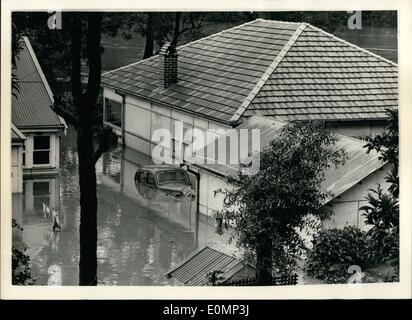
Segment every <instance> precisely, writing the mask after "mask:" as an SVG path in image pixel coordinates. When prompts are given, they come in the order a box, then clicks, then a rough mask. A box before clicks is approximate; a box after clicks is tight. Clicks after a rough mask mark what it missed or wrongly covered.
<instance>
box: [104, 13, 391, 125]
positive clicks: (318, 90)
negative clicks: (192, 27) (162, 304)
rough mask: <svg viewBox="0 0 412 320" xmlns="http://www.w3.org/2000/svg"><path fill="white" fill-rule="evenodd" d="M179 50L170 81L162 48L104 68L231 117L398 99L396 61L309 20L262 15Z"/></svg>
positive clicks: (132, 84)
mask: <svg viewBox="0 0 412 320" xmlns="http://www.w3.org/2000/svg"><path fill="white" fill-rule="evenodd" d="M178 53H179V66H178V72H179V82H178V84H175V85H172V86H170V87H168V88H167V89H163V87H162V86H161V85H160V82H159V81H158V75H157V73H158V57H157V56H154V57H152V58H149V59H146V60H143V61H139V62H137V63H134V64H131V65H128V66H125V67H122V68H120V69H116V70H113V71H110V72H107V73H105V74H103V76H102V84H103V85H104V86H108V87H112V88H115V89H118V90H120V91H123V92H126V93H129V94H131V95H136V96H138V97H141V98H144V99H148V100H151V101H155V102H157V103H159V104H163V105H167V106H169V107H172V108H175V109H182V110H184V111H186V112H189V113H195V114H196V115H199V116H203V117H206V118H212V119H214V120H216V121H220V122H226V123H230V121H231V120H233V119H232V117H233V116H234V115H235V114H238V113H240V114H239V116H242V117H249V116H251V115H254V114H259V115H266V116H271V117H274V118H276V119H282V120H303V119H304V120H306V119H325V120H361V119H382V118H386V114H385V109H386V108H396V107H397V104H398V103H397V65H396V64H395V63H392V62H390V61H388V60H386V59H384V58H382V57H379V56H376V55H375V54H373V53H371V52H368V51H366V50H364V49H361V48H359V47H356V46H354V45H352V44H349V43H347V42H345V41H344V40H341V39H338V38H336V37H334V36H333V35H330V34H327V33H326V32H324V31H322V30H320V29H318V28H315V27H313V26H311V25H308V24H305V23H289V22H279V21H270V20H262V19H257V20H255V21H252V22H249V23H246V24H243V25H241V26H237V27H234V28H231V29H228V30H225V31H223V32H220V33H218V34H215V35H211V36H208V37H205V38H203V39H200V40H197V41H194V42H192V43H189V44H186V45H184V46H181V47H179V48H178ZM273 62H276V64H275V65H276V67H275V68H273V67H272V66H273ZM265 74H270V76H269V77H265ZM259 82H260V83H259ZM253 90H255V92H253ZM252 92H253V94H252V95H250V93H252ZM251 96H253V98H252V100H251V101H248V99H249V98H250V97H251ZM245 101H246V102H247V103H246V105H247V107H246V108H241V107H242V104H243V105H245Z"/></svg>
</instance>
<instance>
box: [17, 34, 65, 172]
mask: <svg viewBox="0 0 412 320" xmlns="http://www.w3.org/2000/svg"><path fill="white" fill-rule="evenodd" d="M21 45H22V47H21V50H20V51H19V53H18V56H17V59H16V70H15V72H16V75H17V83H18V85H19V91H18V92H17V93H16V96H13V99H12V124H13V125H14V127H15V128H17V129H18V130H19V132H20V133H21V134H22V135H24V137H25V140H24V145H23V150H22V155H21V163H22V166H21V167H22V170H23V176H24V177H30V176H39V175H43V176H44V175H50V174H52V175H53V174H57V171H58V169H59V164H60V159H59V150H60V136H61V135H62V133H63V132H64V130H65V128H66V123H65V121H64V120H63V118H61V117H60V116H58V115H57V114H56V113H55V112H54V111H53V110H52V108H51V106H52V104H53V93H52V91H51V89H50V86H49V84H48V82H47V80H46V77H45V76H44V73H43V71H42V69H41V67H40V64H39V61H38V60H37V58H36V55H35V53H34V51H33V48H32V46H31V44H30V41H29V39H28V38H27V37H23V39H22V42H21Z"/></svg>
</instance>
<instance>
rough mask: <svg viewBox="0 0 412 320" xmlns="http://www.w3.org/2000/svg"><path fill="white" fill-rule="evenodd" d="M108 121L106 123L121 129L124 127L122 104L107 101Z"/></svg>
mask: <svg viewBox="0 0 412 320" xmlns="http://www.w3.org/2000/svg"><path fill="white" fill-rule="evenodd" d="M105 107H106V117H105V118H106V119H105V121H106V122H108V123H110V124H112V125H114V126H116V127H119V128H121V127H122V104H121V103H120V102H117V101H113V100H109V99H107V98H106V99H105Z"/></svg>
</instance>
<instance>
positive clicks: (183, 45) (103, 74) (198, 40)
mask: <svg viewBox="0 0 412 320" xmlns="http://www.w3.org/2000/svg"><path fill="white" fill-rule="evenodd" d="M257 20H258V19H256V20H252V21H248V22H245V23H242V24H239V25H237V26H234V27H232V28H229V29H224V30H221V31H219V32H216V33H213V34H209V35H208V36H206V37H202V38H200V39H197V40H193V41H190V42H188V43H185V44H182V45H180V46H178V47H177V48H176V49H177V50H180V49H182V48H184V47H186V46H188V45H192V44H194V43H198V42H200V41H203V40H205V39H209V38H211V37H215V36H217V35H219V34H222V33H224V32H226V31H229V30H233V29H237V28H240V27H243V26H245V25H248V24H252V23H254V22H256V21H257ZM158 55H159V54H155V55H153V56H151V57H149V58H147V59H142V60H139V61H136V62H133V63H130V64H128V65H125V66H123V67H119V68H117V69H113V70H109V71H106V72H104V73H102V76H105V75H106V74H108V73H110V72H114V71H117V70H121V69H124V68H127V67H130V66H134V65H137V64H139V63H142V62H143V61H145V62H146V61H149V60H152V59H154V58H156V57H157V56H158Z"/></svg>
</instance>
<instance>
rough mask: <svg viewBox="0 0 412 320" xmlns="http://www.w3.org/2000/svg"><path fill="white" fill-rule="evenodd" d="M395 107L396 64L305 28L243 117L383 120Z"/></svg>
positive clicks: (396, 91) (396, 101)
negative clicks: (254, 115) (255, 115)
mask: <svg viewBox="0 0 412 320" xmlns="http://www.w3.org/2000/svg"><path fill="white" fill-rule="evenodd" d="M397 105H398V75H397V66H396V64H395V63H392V62H390V61H388V60H385V59H383V58H381V57H378V56H376V55H374V54H371V53H369V52H366V51H365V50H360V49H359V48H358V47H356V46H354V45H352V44H349V43H347V42H345V41H343V40H341V39H339V38H336V37H334V36H333V35H330V34H328V33H326V32H324V31H322V30H320V29H318V28H315V27H313V26H310V25H309V26H307V27H306V28H305V29H304V30H303V31H302V33H301V34H300V36H299V37H298V38H297V40H296V41H295V42H294V44H293V46H292V47H291V48H290V49H289V50H288V52H287V53H286V55H285V56H284V58H283V59H282V60H281V62H280V63H279V65H278V66H277V67H276V69H275V70H274V72H272V74H271V76H270V77H269V78H268V80H267V81H266V82H265V84H264V85H263V87H262V88H261V89H260V91H259V93H258V94H257V95H256V96H255V98H254V99H253V100H252V102H251V103H250V105H249V107H248V108H247V110H246V111H245V115H246V116H248V115H252V114H260V115H265V116H272V117H275V118H277V119H282V120H306V119H323V120H362V119H384V118H387V113H385V109H386V108H396V107H397Z"/></svg>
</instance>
